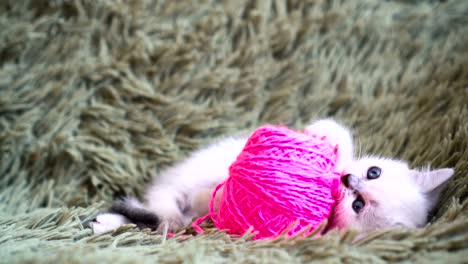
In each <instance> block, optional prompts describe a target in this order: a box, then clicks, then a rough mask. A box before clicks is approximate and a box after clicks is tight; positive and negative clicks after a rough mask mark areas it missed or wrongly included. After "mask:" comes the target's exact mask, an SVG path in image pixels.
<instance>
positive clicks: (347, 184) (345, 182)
mask: <svg viewBox="0 0 468 264" xmlns="http://www.w3.org/2000/svg"><path fill="white" fill-rule="evenodd" d="M350 176H351V174H346V175H344V176H343V177H341V182H342V183H343V184H344V186H345V187H346V188H349V177H350Z"/></svg>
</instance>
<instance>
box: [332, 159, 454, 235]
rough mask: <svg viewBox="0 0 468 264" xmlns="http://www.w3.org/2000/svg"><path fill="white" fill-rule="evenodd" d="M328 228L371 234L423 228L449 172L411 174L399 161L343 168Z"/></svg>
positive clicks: (361, 162) (364, 162)
mask: <svg viewBox="0 0 468 264" xmlns="http://www.w3.org/2000/svg"><path fill="white" fill-rule="evenodd" d="M343 175H344V176H343V177H342V185H343V186H342V187H343V188H342V192H341V197H340V199H339V202H338V204H337V206H336V208H335V210H334V215H333V217H332V221H331V225H332V227H338V228H353V229H356V230H360V231H364V232H365V231H372V230H377V229H382V228H389V227H396V226H404V227H423V226H424V225H425V224H426V223H427V218H428V214H429V212H430V211H431V210H432V209H433V206H434V205H435V202H436V200H437V197H438V195H439V193H440V190H441V189H442V187H443V185H444V183H445V182H446V181H447V180H448V179H449V178H450V177H451V176H452V175H453V170H452V169H439V170H433V171H430V170H429V169H427V170H422V171H417V170H411V169H409V168H408V165H407V164H406V163H404V162H401V161H395V160H389V159H381V158H372V157H367V158H362V159H359V160H357V161H354V162H353V163H351V164H350V165H349V166H347V167H346V168H345V173H344V174H343Z"/></svg>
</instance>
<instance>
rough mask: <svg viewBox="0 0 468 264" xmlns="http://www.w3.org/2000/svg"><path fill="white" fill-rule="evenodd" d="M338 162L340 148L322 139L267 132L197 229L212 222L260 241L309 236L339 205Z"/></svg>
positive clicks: (247, 151) (253, 142)
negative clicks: (208, 219)
mask: <svg viewBox="0 0 468 264" xmlns="http://www.w3.org/2000/svg"><path fill="white" fill-rule="evenodd" d="M335 162H336V154H335V148H334V146H332V145H331V144H329V143H328V142H326V141H324V140H322V139H319V138H315V137H312V136H311V135H307V134H304V133H299V132H295V131H292V130H289V129H287V128H285V127H275V126H264V127H261V128H259V129H257V130H256V131H255V132H254V133H253V134H252V135H251V137H250V138H249V139H248V141H247V143H246V145H245V147H244V149H243V151H242V152H241V153H240V154H239V156H238V157H237V160H236V161H235V162H234V163H233V164H232V165H231V166H230V168H229V177H228V179H227V180H226V181H225V182H223V183H221V184H220V185H218V186H217V187H216V190H215V191H214V192H213V195H212V199H211V201H210V213H209V214H208V215H207V216H205V217H202V218H200V219H198V220H197V221H195V222H194V223H193V227H194V228H195V230H196V231H197V232H203V230H201V228H200V227H199V224H200V223H201V222H203V221H204V220H206V219H207V218H211V219H212V220H213V222H214V224H215V226H216V227H217V228H218V229H221V230H227V233H228V234H237V235H243V234H245V232H246V231H248V230H251V231H253V232H255V233H256V235H255V236H254V237H253V238H254V239H265V238H275V237H277V236H278V235H280V234H282V233H283V232H285V231H286V230H288V229H289V231H288V232H287V235H288V236H293V235H295V234H297V233H298V232H301V233H303V234H304V235H308V234H310V233H311V232H313V231H314V229H315V228H317V227H318V226H319V225H320V224H321V223H322V222H323V221H324V220H326V219H327V218H328V217H329V216H330V213H331V211H332V206H333V205H334V203H335V198H334V197H335V194H336V193H337V191H338V188H339V177H338V174H337V173H335V172H334V167H335ZM221 188H223V192H222V195H221V199H220V200H219V204H218V210H217V211H215V197H216V194H217V192H218V191H219V190H220V189H221ZM294 223H295V225H294V226H292V225H293V224H294ZM306 229H308V230H306Z"/></svg>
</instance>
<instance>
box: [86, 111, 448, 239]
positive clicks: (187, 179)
mask: <svg viewBox="0 0 468 264" xmlns="http://www.w3.org/2000/svg"><path fill="white" fill-rule="evenodd" d="M306 131H307V133H309V134H312V135H315V136H317V137H319V138H323V137H326V139H327V140H328V141H329V142H330V143H332V144H333V145H336V146H337V149H338V161H337V164H336V169H337V171H338V172H342V175H343V177H342V182H343V188H342V193H341V197H340V199H339V201H338V203H337V205H336V207H335V210H334V212H333V215H332V217H331V223H330V226H329V228H328V229H330V228H341V229H343V228H353V229H357V230H361V231H372V230H377V229H382V228H387V227H394V226H405V227H422V226H424V225H425V224H426V223H427V218H428V214H429V212H430V211H431V210H432V208H433V206H434V204H435V202H436V199H437V197H438V194H439V192H440V190H441V188H442V186H443V185H444V183H445V182H446V181H447V180H448V179H449V178H450V177H451V176H452V175H453V170H452V169H441V170H436V171H429V170H425V171H422V172H419V171H416V170H410V169H409V168H408V166H407V165H406V163H404V162H402V161H395V160H389V159H382V158H376V157H366V158H362V159H357V160H354V159H353V144H352V136H351V134H350V132H349V131H348V130H347V129H346V128H345V127H343V126H341V125H339V124H338V123H337V122H335V121H334V120H331V119H325V120H319V121H316V122H314V123H313V124H312V125H310V126H308V127H307V128H306ZM246 140H247V138H227V139H224V140H222V141H219V142H217V143H215V144H212V145H210V146H208V147H206V148H204V149H201V150H199V151H196V152H194V153H193V154H192V155H191V156H189V157H188V158H187V159H186V160H184V161H182V162H180V163H178V164H175V165H174V166H173V167H170V168H169V169H167V170H166V171H164V172H163V173H161V175H159V176H158V177H156V179H155V181H154V183H153V184H151V185H150V186H149V188H148V190H147V192H146V195H145V200H144V202H143V203H139V202H138V201H136V200H135V199H126V200H123V201H119V202H117V203H116V204H115V205H114V206H113V207H112V208H111V210H110V211H111V213H106V214H101V215H99V216H98V217H97V218H96V220H95V221H94V222H93V223H91V226H92V228H93V230H94V232H95V233H101V232H104V231H107V230H111V229H114V228H116V227H118V226H120V225H123V224H126V223H135V224H136V225H137V226H139V227H140V228H147V227H148V228H152V229H156V230H158V231H159V232H162V231H163V230H164V228H165V227H167V228H168V230H169V231H175V230H177V229H179V228H182V227H184V226H186V225H188V224H189V223H190V222H191V221H192V219H193V218H194V217H200V216H203V215H205V214H206V213H208V205H209V200H210V199H211V194H212V192H213V189H214V188H215V187H216V185H217V184H219V183H221V182H223V181H224V180H225V179H226V178H227V177H228V168H229V166H230V164H231V163H233V162H234V161H235V159H236V157H237V155H238V154H239V153H240V152H241V151H242V149H243V147H244V145H245V143H246ZM218 193H219V192H218Z"/></svg>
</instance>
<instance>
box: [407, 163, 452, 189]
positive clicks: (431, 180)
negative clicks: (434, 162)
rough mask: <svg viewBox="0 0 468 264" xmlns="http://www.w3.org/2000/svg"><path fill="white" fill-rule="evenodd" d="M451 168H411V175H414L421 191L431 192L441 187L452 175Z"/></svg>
mask: <svg viewBox="0 0 468 264" xmlns="http://www.w3.org/2000/svg"><path fill="white" fill-rule="evenodd" d="M453 173H454V171H453V169H449V168H445V169H438V170H432V171H417V170H411V175H412V176H413V177H415V179H416V182H417V183H418V184H419V186H420V188H421V191H422V192H424V193H431V192H432V191H435V190H436V189H438V187H441V186H442V185H443V184H444V183H445V182H447V181H448V180H449V179H450V177H452V176H453Z"/></svg>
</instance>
